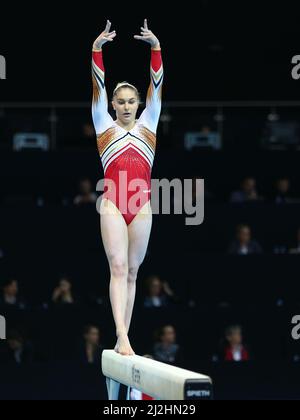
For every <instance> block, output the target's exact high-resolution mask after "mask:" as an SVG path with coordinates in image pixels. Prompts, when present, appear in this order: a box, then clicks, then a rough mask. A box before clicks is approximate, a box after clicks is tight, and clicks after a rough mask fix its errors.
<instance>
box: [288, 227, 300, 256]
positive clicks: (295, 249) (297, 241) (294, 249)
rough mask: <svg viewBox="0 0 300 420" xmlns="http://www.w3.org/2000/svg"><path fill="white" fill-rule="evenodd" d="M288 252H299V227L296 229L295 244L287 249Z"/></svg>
mask: <svg viewBox="0 0 300 420" xmlns="http://www.w3.org/2000/svg"><path fill="white" fill-rule="evenodd" d="M289 253H290V254H300V228H298V230H297V235H296V246H295V247H294V248H291V249H290V250H289Z"/></svg>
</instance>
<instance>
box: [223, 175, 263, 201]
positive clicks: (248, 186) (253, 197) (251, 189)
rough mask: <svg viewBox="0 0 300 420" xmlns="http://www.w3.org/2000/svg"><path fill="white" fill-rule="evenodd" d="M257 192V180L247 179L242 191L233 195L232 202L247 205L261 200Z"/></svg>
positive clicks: (244, 181) (243, 182) (243, 183)
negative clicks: (246, 203)
mask: <svg viewBox="0 0 300 420" xmlns="http://www.w3.org/2000/svg"><path fill="white" fill-rule="evenodd" d="M261 199H262V198H261V197H259V196H258V193H257V190H256V180H255V178H252V177H247V178H245V179H244V180H243V181H242V184H241V189H240V190H238V191H234V192H233V193H232V194H231V197H230V201H231V202H232V203H245V202H250V201H257V200H261Z"/></svg>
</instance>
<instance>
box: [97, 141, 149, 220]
mask: <svg viewBox="0 0 300 420" xmlns="http://www.w3.org/2000/svg"><path fill="white" fill-rule="evenodd" d="M120 171H123V172H125V173H126V174H123V175H124V177H123V176H122V177H121V178H120V177H119V176H120V174H119V172H120ZM125 175H126V176H125ZM135 179H140V180H143V181H144V187H145V190H146V191H147V192H143V193H141V196H140V199H139V201H137V203H136V207H137V209H132V211H130V209H129V208H128V207H129V206H128V204H129V201H130V199H131V197H132V196H133V195H134V194H136V192H138V191H141V187H140V185H139V186H138V187H136V189H135V191H129V190H128V187H129V183H130V181H134V180H135ZM106 180H112V181H113V182H114V185H115V191H109V183H108V184H106V182H107V181H106ZM106 186H107V187H108V189H107V190H106V191H105V192H104V194H103V198H108V199H109V200H110V201H112V202H113V203H114V204H115V206H116V207H117V208H118V209H119V210H120V212H121V213H122V215H123V217H124V219H125V222H126V224H127V225H129V224H130V223H131V222H132V220H133V219H134V217H135V216H136V214H137V212H138V211H139V210H140V209H141V208H142V207H143V206H144V205H145V204H146V203H147V202H148V201H149V200H150V198H151V193H150V189H151V170H150V166H149V163H148V162H147V161H146V160H145V159H143V158H142V157H141V155H140V154H139V153H138V152H136V151H135V150H134V149H132V148H130V149H128V150H126V151H125V152H123V153H122V154H121V155H120V156H118V157H117V158H116V159H115V160H114V161H113V162H111V164H110V165H109V166H108V168H107V170H106V172H105V180H104V187H106ZM144 187H142V190H143V189H144ZM121 200H122V202H123V205H122V206H121V205H120V201H121ZM123 206H124V208H123ZM133 210H134V211H133Z"/></svg>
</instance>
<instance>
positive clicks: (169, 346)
mask: <svg viewBox="0 0 300 420" xmlns="http://www.w3.org/2000/svg"><path fill="white" fill-rule="evenodd" d="M155 340H156V342H155V344H154V346H153V356H154V358H155V360H158V361H160V362H164V363H169V364H173V365H179V364H180V363H181V361H182V360H181V354H180V352H181V351H180V347H179V345H178V344H177V343H176V331H175V328H174V327H173V325H164V326H163V327H161V328H160V329H159V330H158V331H156V332H155Z"/></svg>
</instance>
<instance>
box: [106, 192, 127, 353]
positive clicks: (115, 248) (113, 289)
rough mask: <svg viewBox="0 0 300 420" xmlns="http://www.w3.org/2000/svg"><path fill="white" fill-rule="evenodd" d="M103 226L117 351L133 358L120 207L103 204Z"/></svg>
mask: <svg viewBox="0 0 300 420" xmlns="http://www.w3.org/2000/svg"><path fill="white" fill-rule="evenodd" d="M106 209H107V210H108V211H106ZM112 210H113V211H112ZM100 226H101V236H102V242H103V246H104V249H105V253H106V256H107V259H108V263H109V268H110V284H109V296H110V301H111V307H112V312H113V317H114V320H115V325H116V336H117V337H118V338H119V347H118V351H119V353H121V354H123V355H133V354H134V351H133V350H132V348H131V345H130V342H129V339H128V335H127V326H126V323H125V312H126V306H127V279H128V231H127V225H126V223H125V220H124V218H123V216H122V214H121V213H120V211H119V210H118V209H117V207H115V206H114V204H113V203H112V202H111V201H109V200H107V199H102V201H101V207H100Z"/></svg>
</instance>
